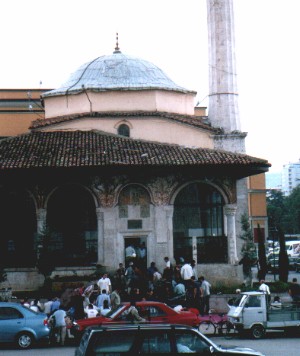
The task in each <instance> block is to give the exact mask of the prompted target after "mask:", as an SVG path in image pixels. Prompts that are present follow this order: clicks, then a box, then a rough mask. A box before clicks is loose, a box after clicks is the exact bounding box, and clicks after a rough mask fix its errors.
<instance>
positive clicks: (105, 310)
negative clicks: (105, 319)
mask: <svg viewBox="0 0 300 356" xmlns="http://www.w3.org/2000/svg"><path fill="white" fill-rule="evenodd" d="M110 311H111V308H110V307H109V305H108V300H107V299H105V300H104V301H103V305H102V307H101V308H99V313H100V314H101V315H102V316H105V315H106V314H107V313H109V312H110Z"/></svg>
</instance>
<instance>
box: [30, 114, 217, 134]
mask: <svg viewBox="0 0 300 356" xmlns="http://www.w3.org/2000/svg"><path fill="white" fill-rule="evenodd" d="M150 116H151V117H161V118H165V119H168V120H173V121H177V122H180V123H183V124H187V125H191V126H193V127H199V128H203V129H205V130H209V131H211V132H215V133H216V132H217V131H218V130H217V129H215V128H213V127H211V126H210V125H209V124H207V123H205V122H204V120H203V119H204V118H206V117H203V116H193V115H179V114H170V113H167V112H159V111H154V112H151V111H134V112H126V111H118V112H111V111H109V112H92V113H83V114H76V115H70V116H60V117H54V118H50V119H38V120H35V121H33V122H32V123H31V126H30V129H38V128H41V127H46V126H50V125H53V124H59V123H62V122H68V121H73V120H78V119H82V118H83V117H87V118H89V117H93V118H103V117H109V118H114V117H116V118H135V119H137V118H145V117H150Z"/></svg>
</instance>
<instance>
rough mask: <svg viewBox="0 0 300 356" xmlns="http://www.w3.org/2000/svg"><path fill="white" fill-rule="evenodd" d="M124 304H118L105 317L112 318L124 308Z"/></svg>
mask: <svg viewBox="0 0 300 356" xmlns="http://www.w3.org/2000/svg"><path fill="white" fill-rule="evenodd" d="M125 307H126V306H125V305H119V306H118V307H117V308H116V309H113V310H111V311H110V312H108V313H107V314H106V315H105V318H110V319H113V318H114V317H115V316H116V315H117V314H119V312H120V311H121V310H124V309H125Z"/></svg>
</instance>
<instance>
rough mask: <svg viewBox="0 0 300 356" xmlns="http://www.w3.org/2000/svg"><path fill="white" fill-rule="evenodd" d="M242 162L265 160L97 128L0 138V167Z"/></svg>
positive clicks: (262, 164)
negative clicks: (151, 140)
mask: <svg viewBox="0 0 300 356" xmlns="http://www.w3.org/2000/svg"><path fill="white" fill-rule="evenodd" d="M121 165H122V166H157V167H159V166H207V165H209V166H222V165H228V166H233V167H234V166H236V167H240V166H245V167H249V168H251V167H253V168H254V167H257V168H259V167H260V168H261V169H263V170H267V168H268V167H269V166H270V164H269V163H268V162H267V161H266V160H262V159H258V158H254V157H251V156H248V155H243V154H236V153H230V152H226V151H219V150H212V149H206V148H186V147H181V146H177V145H169V144H162V143H157V142H149V141H142V140H134V139H131V138H126V137H121V136H117V135H112V134H107V133H104V132H101V131H54V132H33V133H30V134H25V135H20V136H16V137H13V138H8V139H4V140H2V141H0V169H1V170H10V169H24V168H26V169H28V168H42V167H43V168H45V167H48V168H49V167H50V168H51V167H53V168H54V167H55V168H59V167H62V168H70V167H95V166H121Z"/></svg>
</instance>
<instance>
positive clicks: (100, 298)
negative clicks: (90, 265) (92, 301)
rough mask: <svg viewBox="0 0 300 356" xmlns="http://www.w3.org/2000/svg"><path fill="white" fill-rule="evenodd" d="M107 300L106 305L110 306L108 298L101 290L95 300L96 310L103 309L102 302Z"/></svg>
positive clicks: (104, 291)
mask: <svg viewBox="0 0 300 356" xmlns="http://www.w3.org/2000/svg"><path fill="white" fill-rule="evenodd" d="M105 300H107V301H108V305H109V306H110V296H109V295H108V294H107V293H106V290H105V289H103V290H102V291H101V294H99V296H98V298H97V300H96V306H97V308H98V309H100V308H101V307H103V302H104V301H105Z"/></svg>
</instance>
